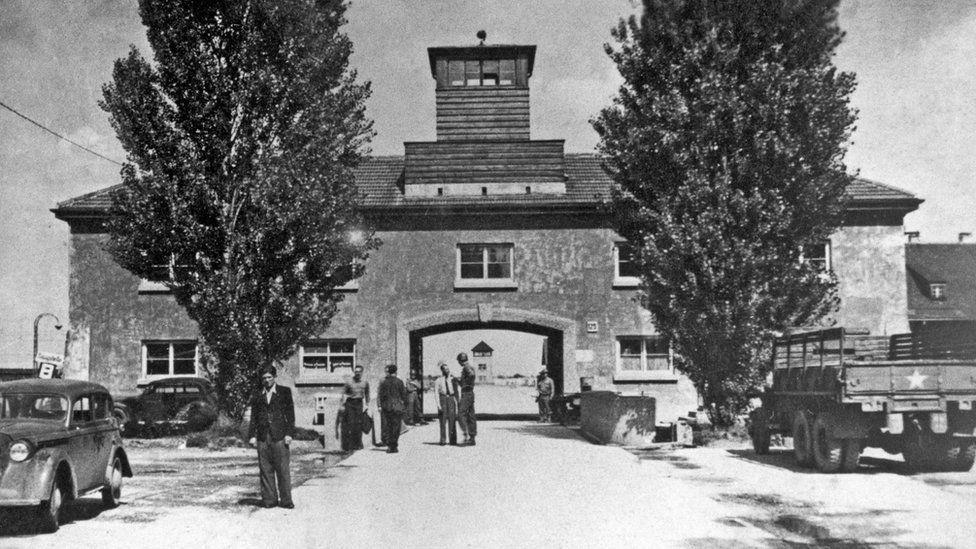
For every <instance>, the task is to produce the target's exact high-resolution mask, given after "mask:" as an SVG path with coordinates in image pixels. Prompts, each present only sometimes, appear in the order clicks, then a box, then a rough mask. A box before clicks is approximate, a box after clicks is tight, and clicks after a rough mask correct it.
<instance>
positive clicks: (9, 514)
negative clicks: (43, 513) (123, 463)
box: [0, 497, 125, 537]
mask: <svg viewBox="0 0 976 549" xmlns="http://www.w3.org/2000/svg"><path fill="white" fill-rule="evenodd" d="M122 505H125V503H122ZM105 509H106V507H105V505H104V504H103V503H102V499H101V498H100V497H90V498H80V499H76V500H74V501H70V502H67V503H65V504H64V506H63V507H62V508H61V524H62V525H64V524H71V523H72V522H77V521H85V520H91V519H93V518H95V517H97V516H98V515H100V514H102V511H104V510H105ZM36 515H37V509H36V508H16V509H4V510H2V511H0V537H9V536H31V535H35V534H38V533H39V532H38V531H37V522H36Z"/></svg>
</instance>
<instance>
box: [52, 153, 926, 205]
mask: <svg viewBox="0 0 976 549" xmlns="http://www.w3.org/2000/svg"><path fill="white" fill-rule="evenodd" d="M565 167H566V192H565V194H545V193H533V194H498V195H487V196H450V195H445V196H418V197H407V196H404V193H403V170H404V159H403V157H402V156H374V157H370V158H367V159H365V160H364V161H363V163H362V164H361V165H360V166H359V167H358V168H357V169H356V184H357V185H358V187H359V191H360V195H361V197H362V201H361V205H362V208H363V210H364V211H366V212H369V211H377V210H378V211H388V210H397V211H403V212H408V211H417V212H425V213H426V212H437V211H454V210H460V211H468V210H477V211H480V212H484V211H486V210H499V209H501V210H511V209H518V210H524V209H540V210H559V209H572V210H578V209H589V210H593V209H595V208H597V207H599V206H600V204H602V203H604V202H606V201H607V200H609V198H610V189H611V186H612V181H611V179H610V177H609V176H608V175H607V173H606V172H605V171H604V170H603V167H602V163H601V159H600V157H599V156H597V155H595V154H566V156H565ZM122 188H123V187H122V185H121V184H119V185H115V186H112V187H108V188H105V189H102V190H99V191H95V192H92V193H88V194H84V195H81V196H77V197H75V198H70V199H68V200H65V201H63V202H61V203H59V204H58V206H57V208H55V209H53V210H52V211H53V212H54V213H55V215H57V217H58V218H59V219H67V218H72V217H87V216H95V217H98V216H104V215H106V214H107V213H108V208H109V206H110V205H111V203H112V193H114V192H119V191H121V190H122ZM847 194H848V196H849V197H850V198H851V201H852V202H851V207H852V208H853V209H871V210H879V209H892V210H903V211H904V212H905V213H907V212H909V211H912V210H914V209H916V208H917V207H918V205H919V204H920V203H921V202H922V201H921V200H920V199H919V198H916V197H915V196H914V195H912V194H911V193H908V192H906V191H903V190H901V189H897V188H895V187H892V186H890V185H885V184H883V183H878V182H876V181H870V180H867V179H860V178H858V179H855V180H854V182H853V183H852V184H851V185H850V186H849V187H848V189H847Z"/></svg>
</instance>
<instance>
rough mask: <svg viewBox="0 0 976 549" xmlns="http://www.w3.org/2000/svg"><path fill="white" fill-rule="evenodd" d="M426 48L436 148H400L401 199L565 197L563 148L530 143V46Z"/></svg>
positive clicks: (414, 145)
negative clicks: (431, 80)
mask: <svg viewBox="0 0 976 549" xmlns="http://www.w3.org/2000/svg"><path fill="white" fill-rule="evenodd" d="M478 38H479V39H481V43H480V44H477V45H474V46H452V47H434V48H428V50H427V54H428V56H429V58H430V71H431V76H433V78H434V80H435V82H436V88H435V91H434V95H435V99H436V102H437V105H436V107H437V108H436V111H437V141H434V142H407V143H404V150H405V166H404V179H403V186H404V196H405V197H433V196H436V197H451V196H465V197H467V198H469V199H470V197H471V195H484V196H492V195H499V194H503V195H511V194H565V192H566V170H565V160H564V156H563V145H564V140H561V139H560V140H548V141H533V140H531V139H530V136H529V79H530V78H531V76H532V69H533V66H534V63H535V50H536V47H535V46H519V45H486V44H485V39H486V35H485V33H484V31H480V32H479V33H478Z"/></svg>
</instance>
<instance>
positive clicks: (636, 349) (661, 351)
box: [617, 336, 671, 374]
mask: <svg viewBox="0 0 976 549" xmlns="http://www.w3.org/2000/svg"><path fill="white" fill-rule="evenodd" d="M670 371H671V352H670V349H669V347H668V342H667V341H666V340H665V339H664V338H663V337H661V336H623V337H618V338H617V373H618V374H641V373H645V372H670Z"/></svg>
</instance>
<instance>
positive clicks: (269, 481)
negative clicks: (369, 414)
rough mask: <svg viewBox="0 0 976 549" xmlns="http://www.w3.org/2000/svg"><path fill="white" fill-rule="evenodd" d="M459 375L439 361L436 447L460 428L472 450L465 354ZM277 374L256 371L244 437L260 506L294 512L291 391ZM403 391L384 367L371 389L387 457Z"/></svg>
mask: <svg viewBox="0 0 976 549" xmlns="http://www.w3.org/2000/svg"><path fill="white" fill-rule="evenodd" d="M457 361H458V364H459V365H460V366H461V376H460V377H455V376H453V375H451V370H450V368H449V367H448V366H447V363H445V362H444V361H440V362H439V363H438V366H439V367H440V370H441V374H442V375H441V376H440V377H438V378H437V382H436V383H435V387H436V391H437V412H438V418H439V420H440V444H441V445H445V444H448V443H450V444H452V445H458V440H457V438H458V437H457V426H458V425H459V424H460V426H461V433H462V434H463V436H464V440H463V441H462V442H461V444H462V445H465V446H474V445H475V437H476V436H477V435H478V423H477V421H476V420H475V416H474V413H475V412H474V381H475V371H474V368H472V367H471V364H470V363H469V362H468V355H467V354H466V353H460V354H458V356H457ZM277 376H278V372H277V370H276V369H275V368H274V367H273V366H271V367H268V368H266V369H264V370H263V371H262V372H261V385H262V389H261V390H260V391H258V392H257V393H256V394H255V395H254V397H253V398H252V400H251V422H250V427H249V430H248V438H249V439H250V443H251V445H252V446H256V447H257V450H258V469H259V471H260V474H259V476H260V482H261V506H262V507H276V506H280V507H284V508H286V509H292V508H294V506H295V505H294V502H293V501H292V498H291V472H290V469H289V466H290V461H291V452H290V446H291V442H292V437H293V436H294V435H295V405H294V401H293V399H292V395H291V389H289V388H288V387H283V386H280V385H278V384H277ZM408 394H409V392H408V389H407V386H406V384H404V383H403V381H402V380H401V379H400V378H398V377H397V367H396V365H395V364H390V365H388V366H387V367H386V377H385V378H383V381H381V382H380V385H379V388H378V390H377V401H378V404H379V408H380V414H381V415H382V421H381V425H382V431H383V433H382V438H383V442H384V443H385V444H386V446H387V450H386V451H387V452H388V453H397V452H398V451H399V441H400V426H401V423H402V422H403V419H404V413H405V412H406V411H407V406H408V402H409V399H408Z"/></svg>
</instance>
